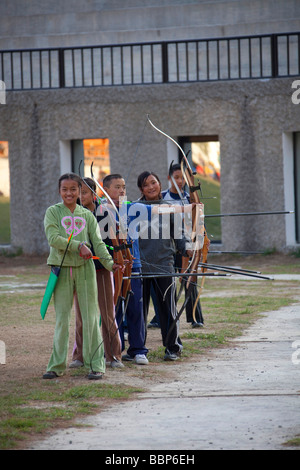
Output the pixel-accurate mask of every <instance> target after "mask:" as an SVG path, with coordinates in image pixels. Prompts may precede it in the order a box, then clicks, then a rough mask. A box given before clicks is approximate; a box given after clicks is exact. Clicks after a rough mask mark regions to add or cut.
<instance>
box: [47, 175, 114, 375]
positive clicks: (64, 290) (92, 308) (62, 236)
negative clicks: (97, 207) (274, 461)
mask: <svg viewBox="0 0 300 470" xmlns="http://www.w3.org/2000/svg"><path fill="white" fill-rule="evenodd" d="M80 189H81V179H80V178H79V177H78V176H77V175H75V174H74V173H67V174H65V175H62V176H61V177H60V179H59V194H60V196H61V198H62V202H61V203H58V204H55V205H53V206H51V207H49V208H48V209H47V211H46V214H45V219H44V227H45V233H46V237H47V240H48V243H49V246H50V254H49V257H48V260H47V264H48V265H50V266H60V264H61V261H62V257H63V254H64V251H65V249H66V247H67V243H68V238H69V236H70V234H71V233H72V232H73V237H72V239H71V241H70V244H69V248H68V251H67V254H66V256H65V259H64V263H63V267H62V269H61V271H60V275H59V278H58V281H57V284H56V287H55V290H54V308H55V313H56V326H55V333H54V340H53V351H52V355H51V357H50V360H49V363H48V367H47V372H46V373H45V374H44V375H43V378H45V379H52V378H55V377H58V376H61V375H63V373H64V371H65V369H66V367H67V355H68V346H69V324H70V315H71V310H72V305H73V298H74V292H75V291H76V293H77V298H78V302H79V306H80V310H81V314H82V322H83V359H84V365H85V366H86V367H87V368H89V369H90V372H89V375H88V378H89V379H100V378H102V374H103V373H104V372H105V359H104V348H103V341H102V337H101V332H100V328H99V306H98V291H97V282H96V272H95V267H94V262H93V260H92V258H91V256H92V252H91V250H90V246H91V245H93V249H94V253H95V255H96V256H98V257H99V258H100V260H101V263H102V264H103V266H104V267H105V268H106V269H107V270H109V271H113V270H115V269H122V268H121V266H119V265H115V264H114V262H113V260H112V258H111V256H110V255H109V254H108V251H107V249H106V246H105V244H104V242H103V241H102V239H101V235H100V230H99V227H98V224H97V221H96V219H95V217H94V216H93V214H92V213H91V212H90V211H89V210H87V209H84V208H83V207H81V206H79V205H78V204H77V200H78V198H79V196H80Z"/></svg>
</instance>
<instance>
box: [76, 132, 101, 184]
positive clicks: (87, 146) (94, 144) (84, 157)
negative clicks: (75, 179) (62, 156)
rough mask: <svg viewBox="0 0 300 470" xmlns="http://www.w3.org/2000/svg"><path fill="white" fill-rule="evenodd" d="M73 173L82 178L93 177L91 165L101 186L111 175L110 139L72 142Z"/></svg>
mask: <svg viewBox="0 0 300 470" xmlns="http://www.w3.org/2000/svg"><path fill="white" fill-rule="evenodd" d="M71 156H72V171H73V172H74V173H77V174H78V173H79V165H80V162H81V161H83V165H81V167H80V173H81V176H85V177H89V178H90V177H91V165H92V164H93V174H94V176H95V178H97V180H98V182H99V183H100V184H101V183H102V181H103V179H104V178H105V176H107V175H109V174H110V160H109V139H83V140H72V142H71Z"/></svg>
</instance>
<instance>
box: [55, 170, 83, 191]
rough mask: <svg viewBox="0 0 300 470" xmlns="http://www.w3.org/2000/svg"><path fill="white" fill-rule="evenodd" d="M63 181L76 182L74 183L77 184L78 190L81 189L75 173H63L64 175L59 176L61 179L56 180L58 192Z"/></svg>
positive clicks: (78, 178) (79, 179)
mask: <svg viewBox="0 0 300 470" xmlns="http://www.w3.org/2000/svg"><path fill="white" fill-rule="evenodd" d="M63 180H73V181H76V183H78V186H79V188H81V178H80V177H79V176H78V175H76V174H75V173H65V174H64V175H61V177H60V178H59V180H58V190H60V186H61V182H62V181H63Z"/></svg>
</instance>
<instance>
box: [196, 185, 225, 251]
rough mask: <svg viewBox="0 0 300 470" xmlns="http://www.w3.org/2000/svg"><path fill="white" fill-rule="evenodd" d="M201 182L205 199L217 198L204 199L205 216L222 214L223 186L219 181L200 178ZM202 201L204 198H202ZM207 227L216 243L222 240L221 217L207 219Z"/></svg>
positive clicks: (209, 235) (209, 234)
mask: <svg viewBox="0 0 300 470" xmlns="http://www.w3.org/2000/svg"><path fill="white" fill-rule="evenodd" d="M198 178H199V180H200V182H201V189H202V194H203V197H204V198H211V197H215V198H216V199H203V203H204V205H205V212H204V214H220V213H221V206H220V200H221V195H220V190H221V185H220V183H219V182H218V181H215V180H213V179H211V178H204V177H198ZM200 199H201V200H202V198H201V197H200ZM205 227H206V230H207V233H208V237H209V238H211V236H213V240H214V242H219V241H221V239H222V231H221V219H220V217H211V218H210V217H209V218H207V219H205Z"/></svg>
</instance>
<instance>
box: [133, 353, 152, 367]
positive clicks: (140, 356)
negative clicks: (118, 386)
mask: <svg viewBox="0 0 300 470" xmlns="http://www.w3.org/2000/svg"><path fill="white" fill-rule="evenodd" d="M133 362H135V364H140V365H146V364H149V361H148V359H147V358H146V356H145V354H137V355H136V356H135V357H134V360H133Z"/></svg>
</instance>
